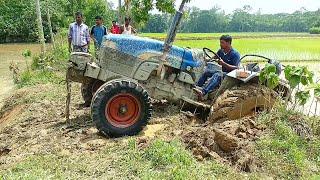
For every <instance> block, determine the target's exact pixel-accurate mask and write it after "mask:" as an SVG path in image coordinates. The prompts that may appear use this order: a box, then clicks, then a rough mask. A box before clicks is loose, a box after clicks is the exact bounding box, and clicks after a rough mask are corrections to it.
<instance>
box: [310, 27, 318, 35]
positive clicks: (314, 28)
mask: <svg viewBox="0 0 320 180" xmlns="http://www.w3.org/2000/svg"><path fill="white" fill-rule="evenodd" d="M309 32H310V34H320V27H312V28H310V30H309Z"/></svg>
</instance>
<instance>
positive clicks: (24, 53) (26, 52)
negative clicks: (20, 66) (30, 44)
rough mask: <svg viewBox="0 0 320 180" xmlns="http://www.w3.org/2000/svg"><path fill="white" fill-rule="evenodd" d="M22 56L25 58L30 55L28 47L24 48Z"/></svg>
mask: <svg viewBox="0 0 320 180" xmlns="http://www.w3.org/2000/svg"><path fill="white" fill-rule="evenodd" d="M22 56H23V57H25V58H27V57H31V51H30V49H26V50H24V51H23V53H22Z"/></svg>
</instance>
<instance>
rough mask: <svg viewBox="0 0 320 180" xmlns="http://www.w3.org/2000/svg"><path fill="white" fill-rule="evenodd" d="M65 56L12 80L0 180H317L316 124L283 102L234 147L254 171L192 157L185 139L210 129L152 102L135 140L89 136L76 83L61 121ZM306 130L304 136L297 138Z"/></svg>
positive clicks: (0, 134)
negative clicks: (244, 151)
mask: <svg viewBox="0 0 320 180" xmlns="http://www.w3.org/2000/svg"><path fill="white" fill-rule="evenodd" d="M59 48H61V49H59ZM67 59H68V53H67V51H66V45H65V43H62V44H61V46H58V49H56V50H55V51H52V52H48V54H46V56H45V61H39V59H38V58H37V57H34V58H33V63H32V64H33V65H32V68H31V70H30V71H29V72H28V71H26V72H23V73H22V74H20V76H19V77H20V78H19V79H18V81H16V82H17V86H18V88H19V89H18V90H17V91H16V92H14V93H13V94H12V96H11V97H9V98H8V99H7V100H6V101H5V106H4V108H3V109H2V110H1V111H0V122H1V123H2V124H1V125H2V126H1V128H0V179H80V178H82V179H215V178H217V179H267V178H275V179H319V178H320V140H319V138H320V119H319V117H306V116H304V115H302V114H300V113H297V112H295V111H290V110H287V109H286V108H285V107H284V105H283V104H279V105H277V106H276V107H275V108H274V109H273V110H272V111H271V112H269V113H261V114H259V115H258V116H256V117H252V119H251V120H252V123H256V126H259V127H261V128H259V129H261V134H260V135H259V136H255V137H254V139H253V140H250V141H249V142H248V144H243V145H242V146H245V147H248V149H250V150H251V152H250V159H251V161H252V162H254V164H255V166H254V168H252V169H250V171H248V170H244V169H242V168H241V167H238V164H235V163H233V162H232V161H231V160H230V159H233V158H234V157H235V156H237V154H236V153H234V154H233V153H225V156H222V155H221V156H220V155H217V153H215V151H213V150H211V149H205V148H204V147H202V146H205V145H207V144H200V145H201V147H200V148H199V149H201V148H204V149H205V150H206V153H207V154H209V155H208V156H205V157H201V158H199V157H198V156H199V154H198V153H199V152H197V150H199V149H195V148H192V147H190V146H192V144H190V143H186V136H185V135H186V133H189V134H192V135H193V136H192V137H191V138H193V137H198V135H199V136H200V134H204V137H206V140H208V141H206V142H210V140H211V142H212V139H210V136H206V135H208V134H210V133H212V132H213V131H211V130H212V129H210V128H212V127H209V126H206V125H204V124H203V123H202V122H199V121H197V120H195V119H192V118H188V117H186V116H184V115H182V114H181V113H180V111H179V110H180V109H179V107H177V106H175V105H172V104H165V105H162V106H161V105H156V106H155V107H154V114H153V117H152V119H151V120H150V122H149V125H148V126H147V127H146V128H145V129H144V131H143V132H141V133H140V134H139V135H137V136H134V137H123V138H116V139H114V138H108V137H104V136H102V135H101V134H100V133H99V132H97V129H96V128H95V125H94V123H93V122H92V120H91V117H90V109H79V108H78V104H80V103H82V102H83V101H82V98H81V93H80V85H79V84H76V83H73V85H72V101H71V120H70V121H69V122H66V121H65V118H64V108H65V97H66V87H65V84H64V82H63V80H64V77H65V63H66V61H67ZM2 121H5V122H2ZM235 122H236V121H235ZM296 124H298V125H300V124H302V125H300V126H296ZM305 127H307V128H305ZM214 128H215V127H214ZM306 129H308V130H309V129H310V131H311V133H310V135H309V134H308V136H303V135H301V133H300V132H305V130H306ZM307 133H308V132H307ZM200 139H202V140H203V139H205V138H202V137H201V136H200ZM242 146H241V147H242ZM208 147H210V146H208ZM202 150H203V149H202ZM235 152H239V151H235ZM222 157H223V158H222Z"/></svg>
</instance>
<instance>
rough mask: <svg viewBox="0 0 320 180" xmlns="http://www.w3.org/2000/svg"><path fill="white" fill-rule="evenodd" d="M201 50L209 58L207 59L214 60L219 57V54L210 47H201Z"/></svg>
mask: <svg viewBox="0 0 320 180" xmlns="http://www.w3.org/2000/svg"><path fill="white" fill-rule="evenodd" d="M203 52H204V54H205V55H206V57H208V58H209V61H211V60H214V61H216V60H215V59H216V58H218V59H220V57H219V55H218V54H217V53H215V52H214V51H212V50H211V49H209V48H206V47H205V48H203Z"/></svg>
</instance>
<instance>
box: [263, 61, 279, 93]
mask: <svg viewBox="0 0 320 180" xmlns="http://www.w3.org/2000/svg"><path fill="white" fill-rule="evenodd" d="M276 72H277V68H276V66H275V65H273V64H269V63H268V64H266V65H265V67H264V69H263V70H262V71H261V72H260V76H259V80H260V82H262V83H264V82H266V85H267V87H269V88H271V89H274V88H276V87H277V86H278V85H279V82H280V78H279V76H278V75H277V74H276Z"/></svg>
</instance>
